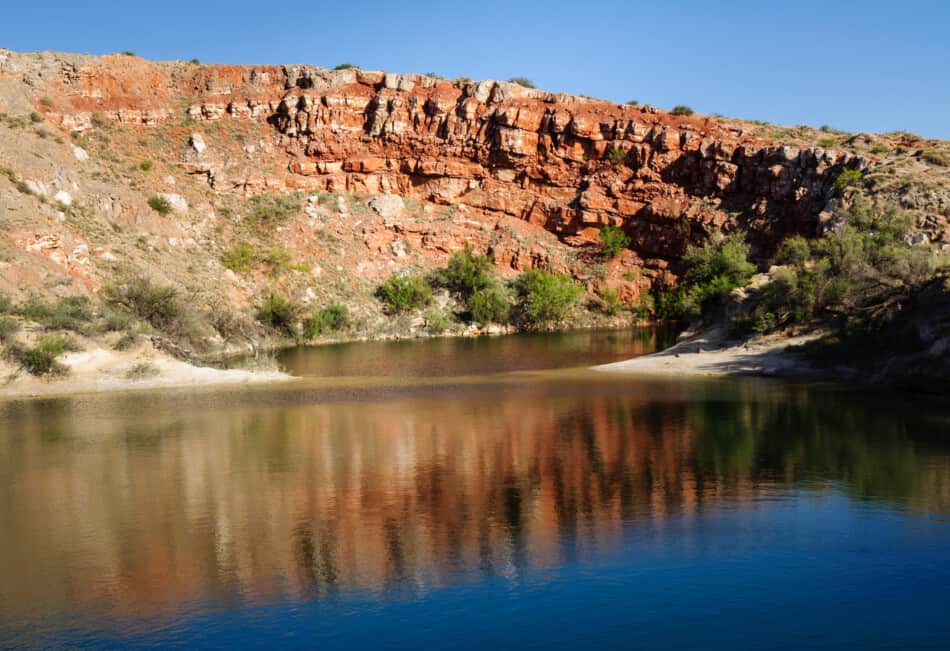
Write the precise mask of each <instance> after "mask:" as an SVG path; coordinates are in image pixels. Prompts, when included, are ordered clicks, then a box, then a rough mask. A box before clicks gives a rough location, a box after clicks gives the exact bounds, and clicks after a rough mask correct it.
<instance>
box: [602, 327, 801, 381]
mask: <svg viewBox="0 0 950 651" xmlns="http://www.w3.org/2000/svg"><path fill="white" fill-rule="evenodd" d="M819 336H820V334H817V333H811V334H808V335H801V336H797V337H787V336H781V335H775V336H771V337H757V338H755V339H752V340H750V341H747V342H741V343H736V342H731V341H729V340H728V339H727V338H726V336H725V334H724V333H723V332H722V331H721V330H710V331H706V332H701V333H698V334H694V335H692V336H688V337H686V338H684V339H682V340H681V341H679V342H677V343H676V345H674V346H672V347H671V348H667V349H666V350H664V351H661V352H658V353H652V354H650V355H644V356H642V357H635V358H634V359H629V360H625V361H622V362H614V363H612V364H603V365H601V366H594V367H593V369H594V370H595V371H603V372H607V373H636V374H641V375H664V376H670V375H682V376H710V377H716V376H725V375H761V376H782V377H793V376H797V377H803V376H807V375H815V374H816V371H815V369H813V368H812V367H810V366H808V365H807V364H806V363H805V362H804V361H802V360H800V359H798V358H796V357H794V356H792V355H790V354H789V353H788V350H787V349H788V348H789V347H790V346H796V345H800V344H803V343H806V342H808V341H811V340H813V339H816V338H817V337H819Z"/></svg>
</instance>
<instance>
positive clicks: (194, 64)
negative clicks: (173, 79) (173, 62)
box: [188, 59, 201, 66]
mask: <svg viewBox="0 0 950 651" xmlns="http://www.w3.org/2000/svg"><path fill="white" fill-rule="evenodd" d="M188 63H190V64H191V65H193V66H197V65H201V60H200V59H189V60H188Z"/></svg>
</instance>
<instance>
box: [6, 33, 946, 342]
mask: <svg viewBox="0 0 950 651" xmlns="http://www.w3.org/2000/svg"><path fill="white" fill-rule="evenodd" d="M0 113H2V116H0V168H2V171H3V174H4V175H5V177H6V178H0V219H2V220H3V233H2V236H0V267H2V274H0V292H5V293H7V294H11V295H13V296H14V297H21V298H22V296H23V295H24V294H27V293H39V294H40V295H43V296H63V295H68V294H72V293H77V292H79V293H91V294H95V293H97V292H99V291H100V290H101V288H102V287H103V286H105V285H107V284H108V283H110V282H114V281H115V279H116V278H119V277H123V276H128V275H129V274H145V275H148V276H149V277H151V278H154V279H157V281H159V282H162V283H168V284H170V285H172V286H175V287H179V288H181V289H182V290H183V291H186V292H187V293H188V295H189V296H193V297H195V299H194V302H195V304H196V305H200V306H208V305H212V304H224V305H227V306H229V308H233V309H235V310H238V311H240V310H244V311H245V312H247V311H249V310H250V309H251V307H252V306H253V305H255V304H256V303H257V302H258V301H260V299H261V297H262V296H263V295H264V294H265V293H267V292H269V291H273V290H275V289H277V290H279V291H281V292H282V293H284V294H287V295H289V296H291V297H293V298H294V299H295V300H298V301H300V302H302V303H304V304H314V305H319V304H321V303H326V302H327V301H331V300H345V301H346V302H347V303H348V304H349V305H351V306H352V308H353V309H354V311H355V314H356V316H357V317H358V318H359V319H361V322H362V323H363V324H364V325H365V327H366V330H367V331H368V332H379V331H382V330H385V328H386V324H387V323H388V322H389V321H388V320H387V318H386V317H385V316H384V315H383V314H382V312H381V310H380V309H379V306H378V304H377V303H376V302H375V301H374V300H373V299H372V291H373V289H374V288H375V287H376V286H377V285H378V284H379V282H380V281H381V280H382V279H384V278H386V277H388V276H389V275H390V274H392V273H393V272H394V271H399V270H403V269H416V270H426V269H431V268H433V267H436V266H439V265H442V264H444V263H445V261H446V260H447V259H448V257H449V255H450V253H451V252H452V251H454V250H458V249H460V248H462V247H464V246H470V247H471V248H472V249H473V250H475V251H477V252H487V253H491V254H492V255H493V259H494V261H495V264H496V265H497V268H498V272H499V273H500V274H501V275H502V276H506V275H513V274H514V273H516V272H518V271H523V270H526V269H530V268H535V267H547V268H551V269H554V270H558V271H566V272H570V273H571V274H572V275H573V276H574V277H576V278H578V279H580V280H581V281H583V282H584V283H585V285H586V287H587V289H588V290H589V291H590V292H591V294H592V295H593V294H594V293H596V292H597V291H602V290H603V289H604V288H610V289H612V290H614V291H616V292H617V293H618V294H619V295H620V297H621V299H622V301H623V302H624V303H626V304H627V305H628V306H635V305H637V304H638V303H639V301H640V298H641V296H642V295H643V294H644V293H646V292H648V291H650V289H651V288H655V287H656V286H658V285H666V284H672V283H675V282H676V277H677V272H678V270H679V267H678V263H679V259H680V256H681V255H682V253H683V252H684V250H685V247H686V246H687V244H689V243H691V242H698V241H701V240H703V239H704V237H705V236H706V235H707V234H708V233H709V232H711V231H712V230H715V229H724V230H733V229H736V228H743V229H746V230H747V231H748V232H749V236H750V240H751V241H752V243H753V246H754V248H753V252H754V253H755V254H757V255H760V256H763V257H764V256H765V255H767V254H768V253H770V252H771V250H772V249H773V248H774V246H775V244H776V243H777V242H778V241H779V240H781V239H782V238H783V237H784V236H785V235H787V234H790V233H802V234H806V235H808V234H813V233H815V232H816V231H817V230H818V228H819V226H820V223H821V220H822V219H823V218H824V217H826V216H827V214H828V213H827V208H828V204H829V201H830V200H832V199H833V198H834V196H835V193H836V185H835V182H836V179H838V177H839V175H840V174H841V173H842V172H843V171H845V170H857V171H860V172H862V173H863V182H864V183H865V184H866V185H868V186H869V187H870V188H871V189H872V191H876V192H879V193H886V194H887V195H888V196H890V197H892V198H893V199H895V200H896V201H899V202H901V203H902V205H904V206H905V207H907V208H910V209H912V210H914V211H915V214H916V215H917V218H918V227H919V237H921V238H926V239H928V240H931V241H934V242H937V243H939V244H941V245H942V246H944V247H945V248H947V247H950V226H948V217H950V191H948V188H950V167H948V164H950V147H948V146H947V143H943V142H938V141H927V140H924V139H921V138H919V137H917V136H914V135H912V134H905V133H899V134H888V135H882V136H872V135H865V134H860V135H852V134H843V133H840V132H835V131H833V130H830V129H827V128H823V129H812V128H808V127H796V128H784V127H776V126H773V125H766V124H763V123H753V122H745V121H742V120H735V119H728V118H723V117H714V116H698V115H692V114H686V113H689V111H677V112H676V113H678V114H676V115H674V114H672V113H668V112H664V111H661V110H658V109H656V108H652V107H649V106H639V105H633V106H631V105H617V104H613V103H611V102H607V101H602V100H597V99H592V98H582V97H576V96H571V95H564V94H552V93H545V92H542V91H539V90H535V89H531V88H526V87H523V86H521V85H518V84H512V83H506V82H495V81H471V80H467V79H456V80H446V79H441V78H436V77H431V76H425V75H415V74H393V73H386V72H378V71H366V70H360V69H356V68H345V69H340V70H327V69H323V68H317V67H313V66H229V65H202V64H199V63H197V62H181V61H177V62H165V63H156V62H150V61H145V60H142V59H139V58H137V57H135V56H131V55H113V56H105V57H93V56H84V55H71V54H59V53H28V54H20V53H14V52H11V51H8V50H0ZM606 225H614V226H618V227H620V228H622V229H623V231H625V233H626V234H627V235H628V236H629V238H630V244H629V246H628V247H627V248H626V249H625V250H624V251H623V252H622V254H621V255H619V256H617V257H615V258H611V259H607V258H605V257H604V256H602V255H601V254H600V249H599V246H598V234H599V233H600V231H601V229H602V228H603V227H604V226H606Z"/></svg>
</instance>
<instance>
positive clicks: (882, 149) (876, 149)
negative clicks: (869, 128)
mask: <svg viewBox="0 0 950 651" xmlns="http://www.w3.org/2000/svg"><path fill="white" fill-rule="evenodd" d="M890 151H891V148H890V147H887V146H885V145H874V146H873V147H871V153H872V154H887V153H890Z"/></svg>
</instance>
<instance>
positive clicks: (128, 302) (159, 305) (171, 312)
mask: <svg viewBox="0 0 950 651" xmlns="http://www.w3.org/2000/svg"><path fill="white" fill-rule="evenodd" d="M103 297H104V299H105V301H106V302H107V303H108V304H109V305H112V306H114V307H120V308H122V309H124V310H126V311H128V312H129V313H131V314H133V315H135V316H136V317H138V318H139V319H142V320H143V321H145V322H147V323H148V324H149V325H151V326H152V327H154V328H157V329H158V330H162V331H164V332H166V333H169V334H184V333H181V332H180V326H182V325H183V321H184V320H185V309H184V307H183V306H182V304H181V301H180V300H179V297H178V291H177V290H176V289H175V288H174V287H170V286H162V285H155V284H153V283H152V281H151V280H150V279H149V278H148V277H146V276H133V277H131V278H129V279H126V280H124V281H120V282H117V283H113V284H110V285H107V286H106V287H105V288H104V290H103Z"/></svg>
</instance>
